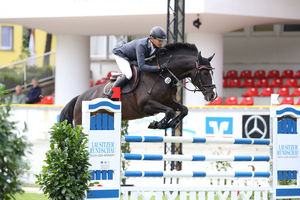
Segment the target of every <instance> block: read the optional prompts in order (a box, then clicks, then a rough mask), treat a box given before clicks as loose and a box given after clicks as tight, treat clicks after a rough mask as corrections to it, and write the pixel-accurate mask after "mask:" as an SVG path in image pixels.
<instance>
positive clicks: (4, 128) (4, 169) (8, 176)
mask: <svg viewBox="0 0 300 200" xmlns="http://www.w3.org/2000/svg"><path fill="white" fill-rule="evenodd" d="M4 90H5V86H4V85H0V104H2V106H0V130H1V131H0V138H1V139H0V199H1V200H8V199H15V197H14V196H15V194H16V193H22V192H23V190H22V188H21V181H20V177H21V175H22V174H24V172H25V171H26V169H27V168H28V165H27V164H26V163H25V161H24V155H25V150H26V148H27V147H28V146H29V145H28V144H27V143H26V138H25V137H24V136H18V134H17V133H18V132H17V131H16V130H17V128H16V122H11V121H9V120H8V118H9V117H10V115H11V114H10V111H11V107H10V101H9V100H8V98H7V97H5V96H4V95H5V94H6V92H5V91H4ZM4 104H5V105H4Z"/></svg>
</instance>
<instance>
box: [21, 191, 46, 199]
mask: <svg viewBox="0 0 300 200" xmlns="http://www.w3.org/2000/svg"><path fill="white" fill-rule="evenodd" d="M16 200H49V199H48V197H47V196H45V195H44V194H36V193H24V194H17V195H16Z"/></svg>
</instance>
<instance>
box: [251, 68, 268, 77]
mask: <svg viewBox="0 0 300 200" xmlns="http://www.w3.org/2000/svg"><path fill="white" fill-rule="evenodd" d="M253 77H254V78H266V71H265V70H257V71H255V72H254V75H253Z"/></svg>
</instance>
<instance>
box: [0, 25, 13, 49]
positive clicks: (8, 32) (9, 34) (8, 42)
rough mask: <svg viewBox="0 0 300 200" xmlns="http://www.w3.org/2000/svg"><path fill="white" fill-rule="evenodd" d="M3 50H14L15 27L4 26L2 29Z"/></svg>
mask: <svg viewBox="0 0 300 200" xmlns="http://www.w3.org/2000/svg"><path fill="white" fill-rule="evenodd" d="M0 49H1V50H12V49H13V27H12V26H2V27H1V47H0Z"/></svg>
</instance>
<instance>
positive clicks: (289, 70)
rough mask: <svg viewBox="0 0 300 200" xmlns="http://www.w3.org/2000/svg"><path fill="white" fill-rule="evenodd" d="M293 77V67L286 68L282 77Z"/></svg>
mask: <svg viewBox="0 0 300 200" xmlns="http://www.w3.org/2000/svg"><path fill="white" fill-rule="evenodd" d="M293 77H294V71H293V70H291V69H286V70H284V71H283V72H282V74H281V78H293Z"/></svg>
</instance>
